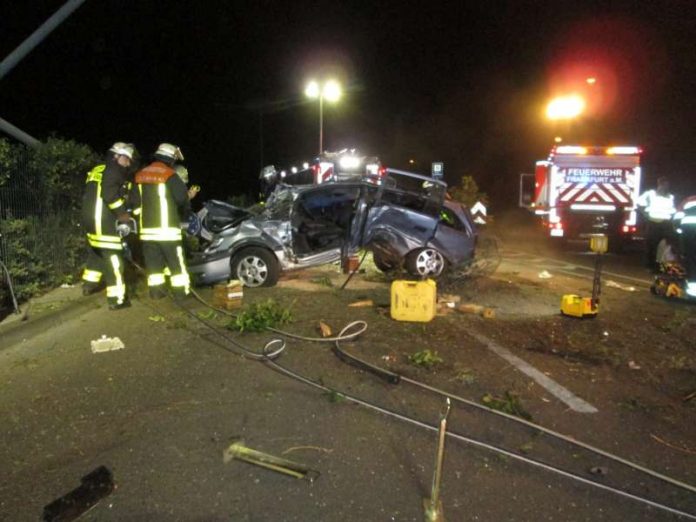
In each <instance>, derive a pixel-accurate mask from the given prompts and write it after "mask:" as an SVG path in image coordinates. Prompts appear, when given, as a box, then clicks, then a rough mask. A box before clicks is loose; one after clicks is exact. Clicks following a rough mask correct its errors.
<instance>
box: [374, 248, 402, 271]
mask: <svg viewBox="0 0 696 522" xmlns="http://www.w3.org/2000/svg"><path fill="white" fill-rule="evenodd" d="M372 260H373V261H374V263H375V266H376V267H377V268H378V269H379V270H380V271H382V272H385V273H386V272H391V271H393V270H394V269H395V268H396V267H395V266H393V265H391V264H390V263H387V262H386V261H385V260H384V259H383V258H382V256H381V255H379V254H377V253H376V252H374V253H373V254H372Z"/></svg>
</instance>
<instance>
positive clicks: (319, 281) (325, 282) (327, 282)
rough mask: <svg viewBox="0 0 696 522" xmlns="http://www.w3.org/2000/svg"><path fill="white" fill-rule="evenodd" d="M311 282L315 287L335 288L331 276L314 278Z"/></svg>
mask: <svg viewBox="0 0 696 522" xmlns="http://www.w3.org/2000/svg"><path fill="white" fill-rule="evenodd" d="M309 282H310V283H314V284H315V285H320V286H325V287H327V288H333V286H334V285H333V283H332V282H331V278H330V277H329V276H319V277H314V278H312V279H310V280H309Z"/></svg>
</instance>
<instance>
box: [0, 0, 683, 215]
mask: <svg viewBox="0 0 696 522" xmlns="http://www.w3.org/2000/svg"><path fill="white" fill-rule="evenodd" d="M62 4H63V1H62V0H57V1H48V0H46V1H39V0H28V1H26V2H15V1H8V0H0V58H4V57H5V56H6V55H7V54H8V53H9V52H10V51H12V50H13V49H14V48H15V47H16V46H17V45H19V44H20V43H21V42H22V41H23V39H24V38H25V37H26V36H28V35H29V34H30V33H31V32H32V31H33V30H35V29H36V28H37V27H38V26H39V25H40V24H41V23H42V22H44V21H45V20H46V19H47V18H48V17H49V16H50V15H51V14H52V13H53V12H54V11H56V10H57V9H58V8H59V7H60V6H61V5H62ZM694 7H696V5H695V4H694V2H691V1H676V0H675V1H669V2H667V1H665V2H657V1H634V2H609V1H606V0H605V1H601V2H599V1H598V2H593V1H576V2H563V1H555V2H545V1H537V2H522V1H516V2H505V1H492V0H491V1H486V2H465V1H462V2H427V3H425V2H423V3H418V2H405V1H402V2H388V1H371V2H299V1H295V2H291V1H290V2H263V1H258V2H234V1H217V0H199V1H183V0H182V1H177V2H174V1H171V2H166V1H159V2H155V1H146V0H140V1H126V0H87V1H86V3H85V4H84V5H83V6H82V7H80V8H79V9H78V10H77V11H76V12H75V13H74V14H73V15H72V16H71V17H70V18H68V20H67V21H66V22H64V23H63V24H62V25H61V26H60V27H59V28H58V29H57V30H56V31H54V33H52V34H51V36H49V37H48V38H47V39H46V40H45V41H44V42H43V43H42V44H41V45H40V46H39V47H37V48H36V49H35V50H34V51H33V52H32V53H31V54H30V55H28V56H27V57H26V58H25V59H24V60H23V61H22V62H20V64H19V65H18V66H17V67H16V68H15V69H14V70H12V71H11V72H10V73H9V74H8V75H7V76H6V77H5V78H3V79H2V80H0V116H2V117H3V118H5V119H7V120H8V121H10V122H11V123H13V124H14V125H16V126H17V127H19V128H21V129H22V130H24V131H26V132H28V133H29V134H31V135H33V136H35V137H37V138H39V139H41V138H45V137H46V136H49V135H51V134H55V135H57V136H60V137H64V138H72V139H75V140H77V141H80V142H84V143H88V144H89V145H91V146H93V147H94V148H95V149H97V150H99V151H102V150H105V149H106V148H107V147H108V146H109V145H110V144H111V143H112V142H114V141H118V140H124V141H133V142H134V143H135V144H136V145H137V147H138V149H139V150H140V151H141V152H142V153H144V154H145V155H149V153H151V152H152V150H153V148H154V147H155V146H156V145H157V143H159V142H161V141H170V142H173V143H176V144H178V145H179V146H180V147H181V148H182V149H183V151H184V154H185V155H186V159H187V161H186V163H187V165H188V167H189V171H190V173H191V179H192V181H193V182H196V183H200V184H202V185H203V188H204V192H203V195H202V197H204V198H208V197H215V198H220V199H224V198H225V197H226V196H228V195H231V194H234V193H239V192H253V191H254V190H255V182H256V177H257V174H258V171H259V168H260V166H261V164H262V163H263V164H269V163H272V164H275V165H277V166H281V167H288V166H290V165H291V164H293V163H297V162H301V161H303V160H307V159H309V158H310V157H311V156H312V155H314V154H315V153H316V151H317V147H318V104H317V103H316V102H308V101H306V100H305V99H304V97H303V94H302V93H303V89H304V85H305V83H306V81H307V80H309V79H311V78H316V79H322V78H327V77H335V78H338V79H339V80H340V81H341V82H342V83H343V85H344V86H345V88H346V93H345V96H344V98H343V99H342V100H341V101H340V102H339V104H337V105H335V106H326V107H325V113H324V116H325V119H324V121H325V147H324V148H325V149H329V150H336V149H341V148H353V147H357V148H358V149H359V150H361V151H363V152H365V153H368V154H374V155H379V156H380V157H381V158H382V159H383V161H384V163H386V164H387V165H389V166H394V167H408V160H409V159H415V161H416V162H415V166H414V167H413V169H414V170H420V171H421V172H425V173H427V172H429V170H430V162H431V161H444V162H445V173H446V179H447V180H448V181H449V182H454V181H457V180H458V179H459V178H460V177H461V176H462V175H466V174H469V175H473V176H475V178H476V179H477V181H478V182H479V184H480V185H481V186H482V187H483V189H484V190H486V191H487V192H488V193H489V194H490V196H491V198H492V201H493V203H494V204H496V205H498V206H499V207H501V206H504V205H512V204H515V203H516V199H517V190H518V174H519V173H520V172H524V171H526V172H531V171H532V169H533V165H534V162H535V161H536V160H538V159H543V158H545V156H546V155H547V153H548V150H549V149H550V147H551V145H552V144H553V138H554V136H557V135H560V136H562V137H563V139H564V142H565V143H575V142H582V143H584V144H597V145H601V144H638V145H641V146H643V148H644V150H645V156H644V166H645V168H644V171H645V173H646V176H647V183H648V184H650V183H652V182H653V180H654V179H655V178H656V177H657V176H658V175H667V176H670V178H671V179H672V185H673V189H674V190H675V192H677V194H678V195H686V194H687V193H696V176H694V166H695V163H696V161H695V158H696V134H695V133H694V125H695V124H696V52H694V49H695V47H696V14H695V13H696V9H694ZM590 76H591V77H596V78H597V82H596V84H595V85H592V86H590V85H588V84H587V83H586V82H585V79H586V78H587V77H590ZM570 91H573V92H582V93H583V94H585V95H586V96H587V97H588V112H587V114H586V115H585V116H584V117H582V118H581V119H579V120H578V121H575V122H573V123H572V124H568V123H566V124H562V125H559V124H553V123H551V122H549V121H548V120H546V119H545V118H544V115H543V111H544V106H545V103H546V102H547V101H548V99H550V97H551V96H553V95H555V94H567V93H568V92H570Z"/></svg>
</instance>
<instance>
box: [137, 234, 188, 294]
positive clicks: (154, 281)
mask: <svg viewBox="0 0 696 522" xmlns="http://www.w3.org/2000/svg"><path fill="white" fill-rule="evenodd" d="M142 246H143V257H144V258H145V268H146V270H147V286H148V288H149V289H151V290H156V289H164V284H165V283H166V280H167V276H169V283H170V285H171V287H172V291H173V292H174V294H175V296H177V295H178V296H184V295H188V293H189V290H190V286H191V283H190V278H189V274H188V272H187V270H186V261H185V260H184V249H183V247H182V244H181V241H143V242H142Z"/></svg>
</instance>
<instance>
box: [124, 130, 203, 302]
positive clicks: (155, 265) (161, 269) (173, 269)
mask: <svg viewBox="0 0 696 522" xmlns="http://www.w3.org/2000/svg"><path fill="white" fill-rule="evenodd" d="M153 159H154V161H153V162H152V163H150V164H149V165H148V166H147V167H145V168H144V169H142V170H140V171H138V172H137V173H136V175H135V184H134V186H133V190H132V192H131V194H132V200H133V201H134V210H133V214H134V215H135V217H136V220H137V221H138V234H139V237H140V241H141V245H142V250H143V257H144V258H145V267H146V271H147V286H148V289H149V293H150V297H152V298H154V299H159V298H161V297H165V296H166V295H167V292H166V287H165V284H166V281H167V276H169V282H170V285H171V288H172V291H173V292H174V296H175V297H182V296H185V295H187V294H188V293H189V290H190V279H189V274H188V272H187V270H186V261H185V259H184V250H183V247H182V232H181V222H182V221H186V220H187V219H188V216H189V214H190V212H191V207H190V204H189V197H188V190H187V188H186V184H185V183H184V182H183V181H182V180H181V178H180V177H179V176H177V175H176V170H175V166H176V162H177V161H183V159H184V155H183V154H182V153H181V150H180V149H179V147H177V146H175V145H172V144H170V143H162V144H160V146H159V147H158V148H157V151H156V152H155V154H154V158H153Z"/></svg>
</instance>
